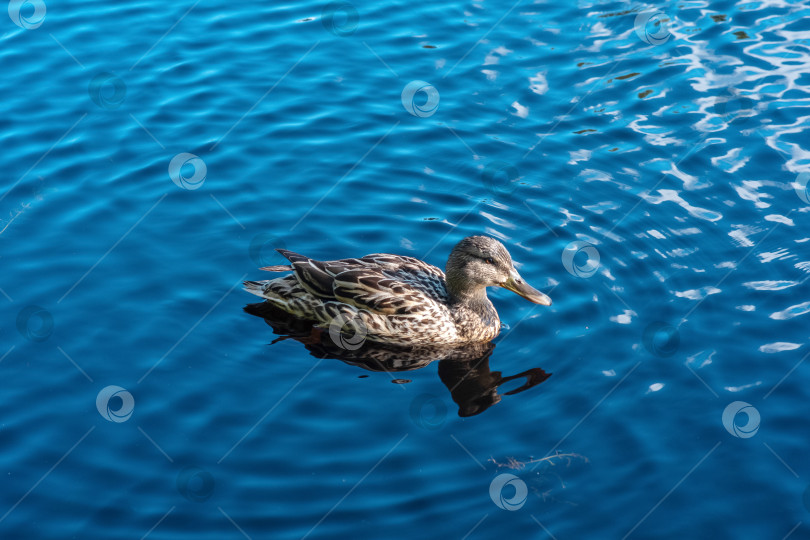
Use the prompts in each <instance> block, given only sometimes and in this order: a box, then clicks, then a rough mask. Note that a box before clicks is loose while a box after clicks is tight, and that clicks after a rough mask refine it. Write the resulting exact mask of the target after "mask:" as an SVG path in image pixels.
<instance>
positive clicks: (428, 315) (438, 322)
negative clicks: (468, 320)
mask: <svg viewBox="0 0 810 540" xmlns="http://www.w3.org/2000/svg"><path fill="white" fill-rule="evenodd" d="M279 252H280V253H281V254H282V255H284V256H285V257H286V258H287V259H289V260H290V262H291V265H290V266H276V267H268V269H269V270H272V271H282V270H292V271H293V274H292V275H290V276H286V277H283V278H278V279H275V280H270V281H263V282H246V288H247V290H248V291H250V292H252V293H254V294H257V295H258V296H262V297H264V298H266V299H267V300H269V301H271V302H273V303H274V304H276V305H277V306H279V307H281V308H282V309H285V310H286V311H288V312H290V313H292V314H294V315H296V316H298V317H301V318H308V319H312V320H314V321H317V323H319V325H320V326H323V327H329V325H331V324H333V323H334V321H338V320H344V321H348V320H359V321H360V322H361V323H362V328H363V331H364V332H365V333H366V339H370V340H372V341H377V342H382V343H391V344H398V345H414V344H421V343H435V344H439V343H441V344H448V343H456V342H458V341H459V336H458V332H457V329H456V324H455V320H454V316H453V313H452V312H451V309H450V307H449V295H448V293H447V288H446V284H445V277H444V272H442V271H441V270H440V269H438V268H436V267H435V266H432V265H430V264H427V263H425V262H423V261H420V260H419V259H415V258H413V257H405V256H400V255H390V254H387V253H375V254H371V255H366V256H365V257H362V258H359V259H341V260H335V261H317V260H314V259H310V258H309V257H306V256H304V255H300V254H297V253H294V252H291V251H286V250H279Z"/></svg>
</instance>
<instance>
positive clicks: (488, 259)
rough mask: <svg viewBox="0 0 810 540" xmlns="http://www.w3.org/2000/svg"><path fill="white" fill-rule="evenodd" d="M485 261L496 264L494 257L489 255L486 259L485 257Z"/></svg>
mask: <svg viewBox="0 0 810 540" xmlns="http://www.w3.org/2000/svg"><path fill="white" fill-rule="evenodd" d="M484 262H486V263H487V264H495V261H493V260H492V257H487V258H486V259H484Z"/></svg>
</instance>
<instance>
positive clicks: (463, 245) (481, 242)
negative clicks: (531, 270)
mask: <svg viewBox="0 0 810 540" xmlns="http://www.w3.org/2000/svg"><path fill="white" fill-rule="evenodd" d="M445 274H446V277H447V289H448V292H449V293H450V294H451V295H452V296H453V297H454V298H456V299H458V300H461V301H464V300H468V299H470V300H472V299H476V298H480V297H481V296H482V295H483V296H486V288H487V287H503V288H504V289H509V290H510V291H512V292H514V293H517V294H519V295H520V296H522V297H523V298H525V299H526V300H528V301H529V302H534V303H535V304H540V305H543V306H550V305H551V298H549V297H548V296H546V295H545V294H543V293H541V292H540V291H538V290H537V289H535V288H534V287H532V286H531V285H529V284H528V283H526V282H525V281H524V280H523V278H522V277H520V274H519V273H518V271H517V270H516V269H515V265H514V264H513V263H512V257H511V256H510V255H509V252H508V251H506V248H505V247H503V244H501V243H500V242H498V241H497V240H495V239H494V238H490V237H489V236H468V237H467V238H465V239H464V240H462V241H461V242H459V243H458V244H456V247H454V248H453V251H451V252H450V257H449V258H448V259H447V267H446V272H445Z"/></svg>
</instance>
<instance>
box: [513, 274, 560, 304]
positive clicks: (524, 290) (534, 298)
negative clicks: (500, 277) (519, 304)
mask: <svg viewBox="0 0 810 540" xmlns="http://www.w3.org/2000/svg"><path fill="white" fill-rule="evenodd" d="M501 287H503V288H504V289H509V290H510V291H512V292H513V293H515V294H519V295H520V296H522V297H523V298H525V299H526V300H528V301H529V302H534V303H535V304H540V305H541V306H550V305H551V298H549V297H548V295H545V294H543V293H541V292H540V291H538V290H537V289H535V288H534V287H532V286H531V285H529V284H528V283H526V282H525V281H524V280H523V278H522V277H520V274H518V273H517V272H513V273H512V275H510V276H509V279H507V280H506V281H505V282H504V283H501Z"/></svg>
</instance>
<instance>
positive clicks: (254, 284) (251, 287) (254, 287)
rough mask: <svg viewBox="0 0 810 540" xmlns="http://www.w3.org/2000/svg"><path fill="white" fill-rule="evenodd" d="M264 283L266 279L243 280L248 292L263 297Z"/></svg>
mask: <svg viewBox="0 0 810 540" xmlns="http://www.w3.org/2000/svg"><path fill="white" fill-rule="evenodd" d="M266 283H267V282H266V281H244V282H243V285H244V286H245V290H246V291H247V292H249V293H250V294H255V295H256V296H261V297H262V298H264V286H265V284H266Z"/></svg>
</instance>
